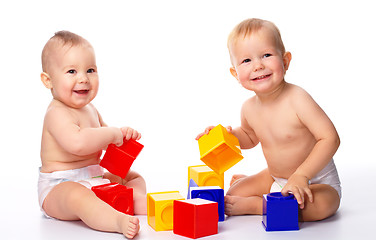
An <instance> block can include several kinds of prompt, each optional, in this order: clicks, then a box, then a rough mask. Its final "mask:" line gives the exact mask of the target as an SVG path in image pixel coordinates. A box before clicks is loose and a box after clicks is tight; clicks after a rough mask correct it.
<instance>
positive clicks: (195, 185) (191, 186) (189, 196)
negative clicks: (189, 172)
mask: <svg viewBox="0 0 376 240" xmlns="http://www.w3.org/2000/svg"><path fill="white" fill-rule="evenodd" d="M193 187H198V185H197V183H196V182H195V181H193V179H191V180H189V186H188V196H187V199H191V188H193Z"/></svg>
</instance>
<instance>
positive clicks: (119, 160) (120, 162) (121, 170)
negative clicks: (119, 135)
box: [99, 139, 144, 178]
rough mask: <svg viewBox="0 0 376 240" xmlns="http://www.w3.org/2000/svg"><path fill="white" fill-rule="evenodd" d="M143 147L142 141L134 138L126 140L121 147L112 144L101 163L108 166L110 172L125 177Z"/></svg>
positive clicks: (105, 166)
mask: <svg viewBox="0 0 376 240" xmlns="http://www.w3.org/2000/svg"><path fill="white" fill-rule="evenodd" d="M143 147H144V146H143V145H142V144H141V143H139V142H137V141H135V140H133V139H129V140H128V141H127V140H124V143H123V145H121V146H120V147H117V146H116V145H114V144H110V145H108V147H107V150H106V153H105V154H104V156H103V159H102V161H101V162H100V164H99V165H101V166H102V167H104V168H106V169H107V170H108V171H109V172H110V173H112V174H115V175H117V176H119V177H121V178H125V177H126V176H127V173H128V171H129V169H130V168H131V166H132V164H133V161H134V160H135V159H136V157H137V156H138V154H139V153H140V152H141V150H142V148H143Z"/></svg>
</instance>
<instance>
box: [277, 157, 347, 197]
mask: <svg viewBox="0 0 376 240" xmlns="http://www.w3.org/2000/svg"><path fill="white" fill-rule="evenodd" d="M272 177H273V178H274V183H273V184H272V186H271V188H270V192H280V191H281V190H282V188H283V187H284V186H285V185H286V183H287V179H284V178H277V177H274V176H272ZM309 183H310V184H327V185H330V186H332V187H333V188H334V189H335V190H337V192H338V195H339V197H340V198H341V197H342V192H341V181H340V180H339V176H338V172H337V168H336V165H335V164H334V161H333V159H332V160H331V161H330V162H329V163H328V165H326V167H325V168H324V169H322V170H321V171H320V172H319V173H318V174H317V175H316V176H315V177H314V178H312V179H311V180H310V181H309Z"/></svg>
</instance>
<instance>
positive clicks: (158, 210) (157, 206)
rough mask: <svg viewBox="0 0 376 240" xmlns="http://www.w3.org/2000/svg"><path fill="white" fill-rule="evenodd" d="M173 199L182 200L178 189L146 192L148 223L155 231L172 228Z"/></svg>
mask: <svg viewBox="0 0 376 240" xmlns="http://www.w3.org/2000/svg"><path fill="white" fill-rule="evenodd" d="M174 200H184V198H183V196H182V195H180V193H179V192H178V191H172V192H156V193H148V194H147V208H148V224H149V225H150V226H151V227H152V228H153V229H154V230H155V231H167V230H172V229H173V212H174V211H173V210H174V208H173V205H174Z"/></svg>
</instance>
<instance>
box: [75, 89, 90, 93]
mask: <svg viewBox="0 0 376 240" xmlns="http://www.w3.org/2000/svg"><path fill="white" fill-rule="evenodd" d="M73 92H75V93H77V94H86V93H88V92H89V90H87V89H86V90H73Z"/></svg>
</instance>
